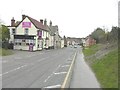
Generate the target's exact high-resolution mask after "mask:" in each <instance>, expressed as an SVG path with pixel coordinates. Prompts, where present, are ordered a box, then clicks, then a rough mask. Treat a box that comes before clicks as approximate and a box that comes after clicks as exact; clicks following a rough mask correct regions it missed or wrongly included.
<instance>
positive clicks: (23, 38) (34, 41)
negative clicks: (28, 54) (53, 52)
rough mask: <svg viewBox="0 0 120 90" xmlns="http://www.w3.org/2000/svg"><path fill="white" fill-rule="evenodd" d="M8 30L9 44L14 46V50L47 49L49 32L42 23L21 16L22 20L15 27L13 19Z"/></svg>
mask: <svg viewBox="0 0 120 90" xmlns="http://www.w3.org/2000/svg"><path fill="white" fill-rule="evenodd" d="M8 28H9V30H10V40H9V42H10V43H13V44H14V49H18V50H30V51H36V50H42V49H44V48H45V49H46V48H48V42H49V41H48V40H49V38H48V36H49V34H48V33H49V32H48V30H46V28H45V26H44V25H43V22H42V21H40V22H39V21H37V20H35V19H33V18H31V17H29V16H26V15H22V20H21V21H20V22H19V23H18V24H17V25H16V23H15V20H14V18H13V19H12V20H11V26H8Z"/></svg>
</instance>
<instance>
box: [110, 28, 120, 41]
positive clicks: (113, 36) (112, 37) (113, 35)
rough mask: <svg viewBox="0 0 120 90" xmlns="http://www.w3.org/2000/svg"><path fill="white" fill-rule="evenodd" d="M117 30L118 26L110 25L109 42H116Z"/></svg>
mask: <svg viewBox="0 0 120 90" xmlns="http://www.w3.org/2000/svg"><path fill="white" fill-rule="evenodd" d="M118 31H119V28H118V27H112V30H111V32H110V33H109V37H108V39H109V42H111V43H112V42H116V41H117V40H118Z"/></svg>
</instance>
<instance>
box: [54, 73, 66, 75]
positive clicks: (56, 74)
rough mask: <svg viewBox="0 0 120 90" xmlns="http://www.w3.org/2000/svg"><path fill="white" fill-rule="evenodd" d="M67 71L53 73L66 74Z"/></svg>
mask: <svg viewBox="0 0 120 90" xmlns="http://www.w3.org/2000/svg"><path fill="white" fill-rule="evenodd" d="M66 73H67V72H57V73H54V74H55V75H58V74H66Z"/></svg>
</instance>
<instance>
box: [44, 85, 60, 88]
mask: <svg viewBox="0 0 120 90" xmlns="http://www.w3.org/2000/svg"><path fill="white" fill-rule="evenodd" d="M60 87H61V85H60V84H58V85H52V86H47V87H44V88H60Z"/></svg>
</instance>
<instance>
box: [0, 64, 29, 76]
mask: <svg viewBox="0 0 120 90" xmlns="http://www.w3.org/2000/svg"><path fill="white" fill-rule="evenodd" d="M26 66H27V65H23V66H20V67H17V68H15V69H13V70H10V71H8V72H5V73H3V74H0V76H3V75H5V74H8V73H10V72H13V71H16V70H19V69H21V68H23V67H26Z"/></svg>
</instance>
